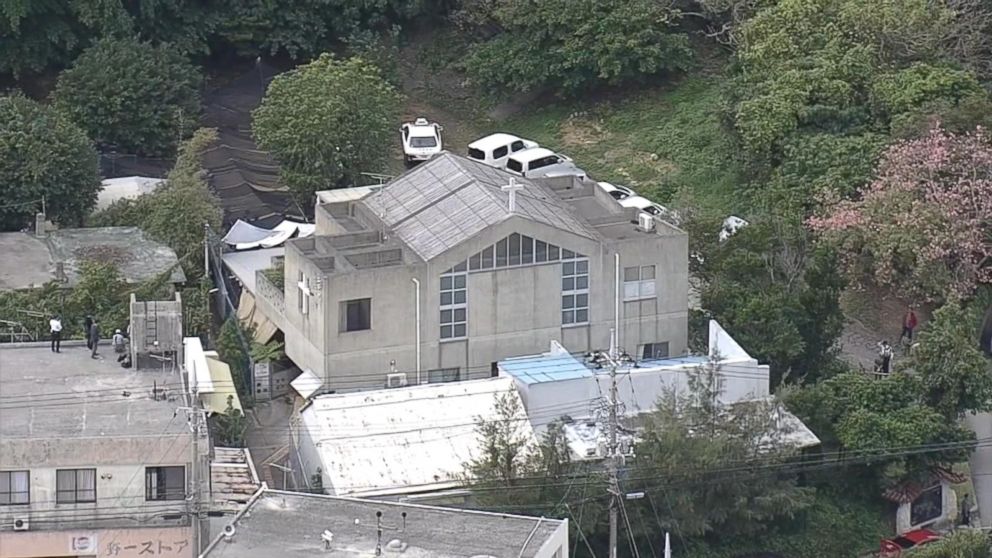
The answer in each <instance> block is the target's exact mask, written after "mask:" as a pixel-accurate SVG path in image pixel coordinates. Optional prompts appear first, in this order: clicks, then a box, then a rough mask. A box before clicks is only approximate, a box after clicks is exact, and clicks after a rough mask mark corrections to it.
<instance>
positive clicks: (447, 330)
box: [441, 325, 453, 339]
mask: <svg viewBox="0 0 992 558" xmlns="http://www.w3.org/2000/svg"><path fill="white" fill-rule="evenodd" d="M452 329H453V328H452V327H451V326H450V325H443V326H441V339H451V337H452V334H451V332H452Z"/></svg>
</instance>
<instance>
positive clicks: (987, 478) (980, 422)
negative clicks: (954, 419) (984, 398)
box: [965, 413, 992, 528]
mask: <svg viewBox="0 0 992 558" xmlns="http://www.w3.org/2000/svg"><path fill="white" fill-rule="evenodd" d="M965 423H966V424H967V425H968V427H969V428H971V430H972V431H973V432H974V433H975V437H976V438H978V440H979V446H978V448H977V449H975V451H974V452H972V454H971V457H970V458H969V459H968V462H969V464H970V465H971V483H972V485H973V486H974V488H975V494H974V498H975V502H976V503H977V504H978V515H979V518H980V519H981V522H982V527H984V528H988V527H992V447H990V446H989V445H987V444H984V445H983V444H981V441H983V440H986V441H987V440H989V439H990V438H992V414H990V413H979V414H969V415H968V416H966V417H965Z"/></svg>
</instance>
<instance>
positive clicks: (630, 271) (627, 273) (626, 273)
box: [623, 266, 641, 282]
mask: <svg viewBox="0 0 992 558" xmlns="http://www.w3.org/2000/svg"><path fill="white" fill-rule="evenodd" d="M640 271H641V268H639V267H637V266H634V267H625V268H623V280H624V281H628V282H629V281H640V279H641V276H640Z"/></svg>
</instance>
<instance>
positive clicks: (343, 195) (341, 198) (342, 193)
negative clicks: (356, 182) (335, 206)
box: [317, 186, 382, 203]
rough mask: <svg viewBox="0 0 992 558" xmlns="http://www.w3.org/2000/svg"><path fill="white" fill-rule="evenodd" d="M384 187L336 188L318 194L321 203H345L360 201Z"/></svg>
mask: <svg viewBox="0 0 992 558" xmlns="http://www.w3.org/2000/svg"><path fill="white" fill-rule="evenodd" d="M381 188H382V186H355V187H354V188H336V189H334V190H320V191H319V192H317V201H318V202H319V203H343V202H350V201H358V200H360V199H362V198H364V197H365V196H367V195H369V194H371V193H372V192H375V191H376V190H380V189H381Z"/></svg>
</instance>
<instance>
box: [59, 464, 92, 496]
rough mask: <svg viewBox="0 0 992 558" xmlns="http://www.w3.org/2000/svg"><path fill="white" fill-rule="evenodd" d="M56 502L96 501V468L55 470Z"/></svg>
mask: <svg viewBox="0 0 992 558" xmlns="http://www.w3.org/2000/svg"><path fill="white" fill-rule="evenodd" d="M55 502H56V503H57V504H77V503H87V502H96V469H59V470H57V471H55Z"/></svg>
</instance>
